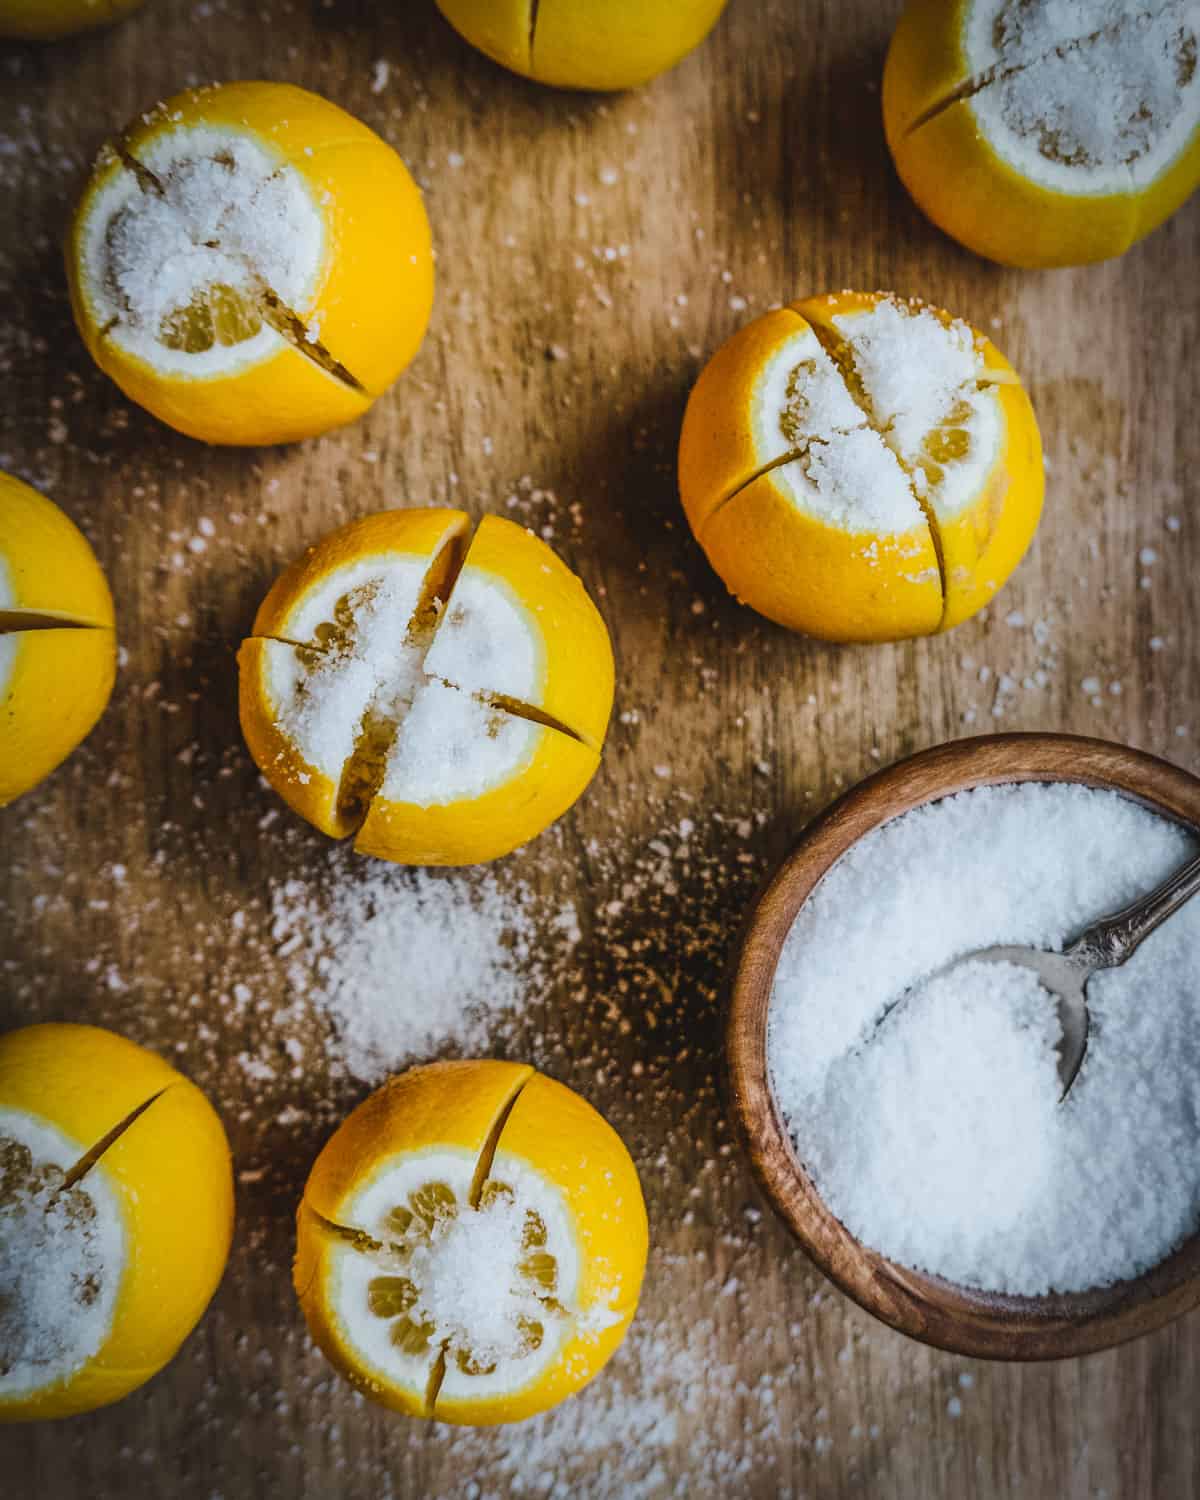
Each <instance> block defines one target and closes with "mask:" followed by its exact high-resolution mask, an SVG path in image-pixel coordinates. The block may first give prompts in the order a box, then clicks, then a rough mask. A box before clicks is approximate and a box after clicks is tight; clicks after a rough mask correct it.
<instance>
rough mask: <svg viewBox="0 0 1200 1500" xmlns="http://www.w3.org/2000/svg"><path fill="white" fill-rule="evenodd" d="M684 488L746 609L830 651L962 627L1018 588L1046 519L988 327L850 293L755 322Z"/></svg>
mask: <svg viewBox="0 0 1200 1500" xmlns="http://www.w3.org/2000/svg"><path fill="white" fill-rule="evenodd" d="M679 488H680V493H681V496H682V499H683V506H684V510H685V511H686V513H687V518H688V521H689V522H690V523H691V527H692V530H693V532H694V533H695V535H696V538H697V540H698V541H699V542H700V545H701V546H702V547H703V548H704V551H705V552H706V553H707V555H708V559H709V561H710V562H711V563H712V565H713V567H714V568H715V569H716V571H717V573H718V574H719V575H720V576H721V578H722V579H723V580H724V581H725V584H726V585H727V587H728V588H729V590H730V591H731V592H732V593H733V594H735V595H736V596H737V597H738V599H740V600H741V601H742V602H743V603H745V604H749V605H750V606H751V607H752V608H753V609H756V610H758V611H759V613H760V614H764V615H766V616H767V617H768V619H771V620H776V621H778V622H779V624H781V625H786V626H788V627H789V628H790V629H792V630H799V631H803V632H805V633H806V634H808V635H815V636H820V637H822V638H823V639H826V640H832V641H887V640H899V639H903V638H905V637H910V636H918V635H928V634H932V633H933V632H935V631H939V630H948V629H950V628H951V626H953V625H957V624H959V623H960V622H961V621H962V620H965V619H966V618H967V617H968V616H969V615H972V614H974V613H975V612H976V610H978V609H980V608H982V607H983V605H985V604H986V603H987V602H988V600H989V599H991V598H992V596H993V595H994V594H995V593H996V591H997V590H998V589H999V588H1000V587H1001V586H1002V585H1003V584H1004V583H1005V581H1006V580H1007V579H1008V577H1009V575H1010V574H1011V573H1012V571H1013V569H1014V568H1015V567H1016V566H1017V564H1018V562H1019V561H1020V560H1021V557H1022V555H1023V554H1024V552H1025V550H1026V548H1027V547H1028V546H1029V543H1030V541H1031V540H1032V538H1033V535H1034V532H1035V531H1036V529H1037V523H1038V518H1039V516H1040V514H1041V506H1042V494H1043V489H1044V476H1043V468H1042V449H1041V439H1040V437H1039V434H1038V427H1037V421H1036V419H1035V418H1034V415H1033V408H1032V407H1031V406H1030V403H1029V398H1028V396H1027V395H1026V394H1025V391H1024V389H1023V388H1022V386H1021V384H1020V381H1019V379H1018V377H1017V375H1016V372H1015V371H1014V370H1013V368H1012V366H1011V365H1010V364H1009V363H1008V361H1007V360H1006V359H1005V358H1004V356H1003V355H1002V354H1001V353H1000V351H999V350H998V349H996V348H995V346H994V345H993V344H992V343H991V342H990V341H989V340H988V339H986V338H984V337H983V335H982V334H980V333H978V332H977V331H976V330H974V329H972V328H970V327H969V326H968V325H967V324H965V323H963V322H960V321H958V320H956V319H953V318H951V317H950V316H949V314H948V313H945V312H942V311H940V310H939V309H936V308H931V307H927V306H925V305H923V304H921V303H918V302H913V301H902V300H900V299H899V298H897V297H894V296H892V295H891V294H889V293H883V292H874V293H860V292H837V293H833V294H831V295H829V296H824V297H811V298H809V299H808V300H807V301H804V302H797V303H794V304H792V305H791V306H790V307H783V308H779V309H777V310H775V311H774V312H769V313H767V314H765V315H764V316H763V317H761V318H757V319H755V321H754V322H752V323H750V324H748V325H747V326H746V327H745V328H743V329H741V330H740V332H738V333H736V334H735V335H734V336H733V338H731V339H730V340H729V341H728V342H727V343H726V344H725V345H723V347H722V348H720V349H719V350H718V351H717V353H716V354H715V355H714V356H713V357H712V359H711V360H710V361H709V363H708V364H707V365H706V366H705V368H704V370H703V371H702V372H701V374H700V378H699V380H698V381H697V382H696V385H695V388H694V389H693V391H692V394H691V397H690V399H689V401H688V405H687V411H686V413H685V415H684V422H683V431H682V434H681V437H680V443H679Z"/></svg>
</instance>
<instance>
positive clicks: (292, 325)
mask: <svg viewBox="0 0 1200 1500" xmlns="http://www.w3.org/2000/svg"><path fill="white" fill-rule="evenodd" d="M67 274H68V280H69V282H70V288H71V301H72V306H73V308H74V312H75V321H76V323H77V324H78V326H79V331H80V333H81V334H82V335H83V340H84V343H85V344H86V345H87V347H88V350H89V352H90V353H91V355H92V357H93V358H94V359H95V361H96V363H97V364H98V365H99V366H100V368H101V369H102V370H103V371H104V372H105V374H107V375H109V376H111V377H112V379H113V380H115V381H116V383H117V384H118V385H119V386H120V387H121V389H122V390H123V391H124V392H125V394H126V395H127V396H129V397H130V398H131V399H132V400H134V401H137V402H138V403H139V404H140V405H142V406H144V407H145V408H146V409H147V410H148V411H151V412H153V413H154V415H155V416H157V417H159V418H160V419H161V420H162V421H164V422H167V423H169V424H170V425H171V426H172V427H175V428H177V429H178V430H179V431H180V432H184V433H187V434H188V435H189V436H191V437H195V438H200V439H202V440H203V441H205V442H210V443H240V444H252V443H283V442H291V441H294V440H296V439H298V438H305V437H311V436H313V435H315V434H317V433H321V432H325V431H327V430H328V429H329V428H331V427H336V426H338V425H339V424H341V423H345V422H350V421H352V420H354V419H355V418H356V417H359V416H361V415H362V413H363V412H365V411H366V410H367V408H368V407H369V406H370V405H371V403H372V402H373V401H374V400H375V399H376V398H377V397H378V396H380V395H381V394H382V393H383V391H385V390H386V389H387V387H388V386H389V385H391V383H392V382H393V381H394V380H395V379H396V377H397V376H398V375H399V374H400V372H401V371H402V370H403V369H404V367H405V366H406V365H407V364H408V363H409V361H410V360H411V359H412V358H413V356H414V355H415V354H416V352H417V349H418V347H419V346H420V343H421V340H422V338H423V337H424V333H425V329H426V326H427V324H428V322H429V315H430V310H431V308H432V304H433V251H432V245H431V239H430V231H429V221H428V219H427V218H426V215H425V209H424V205H423V203H422V201H421V195H420V193H419V191H418V190H417V187H416V184H415V183H414V182H413V180H412V178H411V177H410V176H409V173H408V171H407V169H406V168H405V166H404V163H403V162H402V161H401V160H400V158H399V157H398V156H397V155H396V153H395V152H394V151H393V150H392V148H391V147H390V146H388V145H387V144H386V142H384V141H382V140H381V139H380V138H379V137H378V136H377V135H375V133H374V132H373V131H371V130H369V129H368V128H367V127H366V126H365V125H363V124H362V123H361V122H360V121H358V120H356V119H354V118H353V116H351V115H348V114H346V112H345V111H344V110H341V109H338V108H337V106H336V105H333V104H330V103H329V102H328V101H327V100H325V99H322V98H320V97H318V96H317V95H316V94H310V93H307V92H306V91H305V90H303V89H298V88H293V87H292V86H291V85H289V84H279V83H229V84H218V85H213V86H212V87H209V88H202V89H189V90H187V91H186V92H185V93H183V94H179V95H177V96H176V97H175V98H173V99H168V100H167V101H166V103H165V104H161V105H159V106H158V107H157V108H155V109H153V110H151V111H150V112H149V113H148V114H146V115H143V116H139V118H138V119H137V120H136V121H135V122H134V123H133V124H132V125H131V126H130V127H129V129H128V130H127V131H126V132H125V134H124V135H123V136H121V137H120V138H119V139H118V140H117V141H115V142H113V143H112V144H110V145H108V146H105V147H104V149H103V150H102V151H101V152H100V155H99V158H98V159H97V162H96V166H95V168H94V170H93V172H92V176H91V179H90V180H89V182H88V185H87V187H86V188H85V190H84V193H83V197H82V200H81V201H80V204H79V207H78V209H77V211H76V213H75V217H74V221H73V223H72V226H71V231H70V235H69V239H68V244H67Z"/></svg>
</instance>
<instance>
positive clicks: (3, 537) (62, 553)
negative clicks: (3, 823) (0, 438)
mask: <svg viewBox="0 0 1200 1500" xmlns="http://www.w3.org/2000/svg"><path fill="white" fill-rule="evenodd" d="M113 626H114V620H113V604H112V596H111V595H110V594H109V591H108V584H107V583H106V582H105V580H104V574H103V573H102V572H101V570H100V564H99V563H98V562H97V561H96V555H95V553H94V552H93V551H92V549H91V547H90V546H89V545H88V541H87V538H86V537H85V536H84V535H83V533H82V532H81V531H80V530H79V528H78V527H77V526H76V525H75V524H74V523H73V522H72V521H70V520H68V518H67V517H66V516H65V515H64V514H63V512H62V511H61V510H59V508H58V506H57V505H54V504H53V503H52V502H51V501H49V500H47V499H46V497H45V496H44V495H39V494H38V492H37V491H36V490H33V489H30V487H29V486H28V485H27V484H22V483H21V481H20V480H19V479H14V478H12V476H11V475H9V474H0V807H3V806H4V805H5V803H8V802H11V801H12V800H13V798H14V797H19V796H20V795H21V794H22V792H27V791H29V789H30V788H31V787H34V786H36V785H37V784H38V782H39V781H41V780H42V779H43V778H44V777H46V776H48V775H49V774H50V772H51V771H53V770H54V768H55V766H57V765H59V764H60V763H61V762H62V761H64V760H65V759H66V758H67V756H68V755H69V754H70V753H71V751H72V750H74V749H75V747H76V745H78V744H79V743H80V741H81V740H82V739H84V737H85V736H86V735H87V734H88V733H89V732H90V730H91V729H92V726H93V725H94V724H95V722H96V720H97V719H98V718H99V717H100V715H101V714H102V713H103V712H104V708H105V705H106V704H107V703H108V699H109V695H110V694H111V693H112V686H113V679H114V677H115V675H116V669H117V643H116V632H115V630H114V628H113Z"/></svg>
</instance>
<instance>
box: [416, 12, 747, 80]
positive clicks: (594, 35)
mask: <svg viewBox="0 0 1200 1500" xmlns="http://www.w3.org/2000/svg"><path fill="white" fill-rule="evenodd" d="M727 3H728V0H437V4H438V9H439V10H440V11H441V13H442V14H443V15H444V16H445V18H446V19H447V21H449V22H450V24H451V26H453V27H454V29H455V31H457V32H458V33H459V35H460V36H462V37H465V39H466V40H467V41H468V42H470V43H471V45H472V46H473V47H478V48H479V50H480V51H481V52H483V53H485V54H486V55H487V56H488V57H490V58H492V59H493V60H494V61H495V62H498V63H501V64H502V65H503V66H504V67H506V68H511V69H512V71H513V72H514V73H521V74H523V75H524V76H525V77H526V78H536V79H537V80H538V82H539V83H548V84H552V85H553V86H554V87H556V88H564V89H631V88H637V87H638V85H639V84H643V83H647V82H648V81H649V80H650V79H651V78H656V77H657V76H658V75H659V74H660V73H665V72H666V70H667V69H668V68H673V67H674V66H675V64H676V63H677V62H679V60H680V59H681V58H683V57H685V56H686V55H687V53H689V52H691V51H692V49H693V48H695V47H698V46H699V45H700V43H701V42H702V41H703V40H704V38H705V37H706V36H707V35H708V33H709V32H710V31H711V30H712V28H713V27H714V26H715V25H716V23H717V19H718V17H719V16H720V14H721V12H722V11H723V10H724V9H725V6H726V4H727Z"/></svg>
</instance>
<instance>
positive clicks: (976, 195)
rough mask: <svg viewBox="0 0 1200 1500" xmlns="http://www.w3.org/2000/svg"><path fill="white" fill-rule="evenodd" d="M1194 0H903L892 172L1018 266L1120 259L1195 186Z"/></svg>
mask: <svg viewBox="0 0 1200 1500" xmlns="http://www.w3.org/2000/svg"><path fill="white" fill-rule="evenodd" d="M1198 47H1200V12H1198V11H1197V8H1196V6H1195V4H1194V3H1192V0H911V3H910V4H909V6H908V8H907V10H906V11H905V12H904V15H903V16H902V17H901V20H900V24H899V26H898V27H897V29H896V32H895V35H894V36H893V38H892V44H891V48H890V49H889V52H888V58H887V64H886V67H885V69H884V75H883V116H884V125H885V128H886V131H887V138H888V144H889V146H890V148H891V152H892V156H893V158H894V160H895V163H896V170H897V171H898V172H899V174H900V177H901V178H902V180H903V181H904V184H905V186H906V187H907V188H908V190H909V192H910V193H912V195H913V197H914V198H915V199H916V201H917V203H918V204H919V205H920V207H921V208H922V209H923V210H924V211H925V213H927V214H928V215H929V217H930V218H931V219H932V220H933V221H934V223H935V224H937V225H939V227H940V228H942V229H944V230H945V231H946V233H947V234H950V235H953V237H954V238H955V239H957V240H959V241H960V242H961V243H962V244H964V245H966V246H967V247H968V248H969V249H971V250H974V251H976V252H977V253H978V254H980V255H986V256H988V257H989V258H990V259H992V260H997V261H1002V262H1004V263H1005V264H1007V265H1015V266H1069V265H1078V264H1081V263H1083V262H1086V261H1095V260H1104V259H1106V258H1107V257H1109V256H1112V255H1120V254H1121V253H1122V252H1123V251H1125V250H1128V249H1129V247H1130V246H1131V245H1133V244H1135V243H1136V242H1137V241H1138V240H1140V239H1141V238H1142V237H1143V236H1145V235H1147V234H1149V233H1150V231H1151V230H1152V229H1155V228H1157V226H1158V225H1159V224H1161V223H1162V222H1163V220H1164V219H1166V218H1168V217H1169V216H1170V215H1171V214H1173V213H1174V212H1175V210H1176V209H1177V208H1178V207H1179V206H1180V205H1181V204H1182V203H1183V202H1184V200H1185V199H1186V198H1188V197H1189V195H1190V194H1191V193H1193V192H1194V191H1195V189H1196V186H1197V184H1200V69H1198V67H1197V51H1198Z"/></svg>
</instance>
